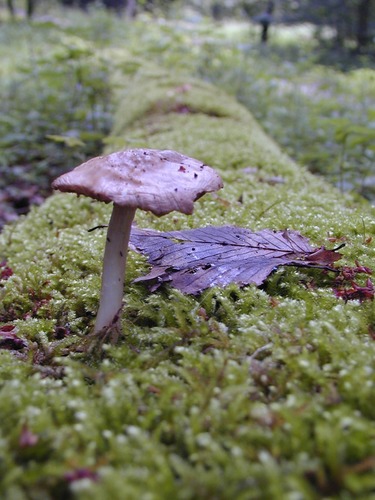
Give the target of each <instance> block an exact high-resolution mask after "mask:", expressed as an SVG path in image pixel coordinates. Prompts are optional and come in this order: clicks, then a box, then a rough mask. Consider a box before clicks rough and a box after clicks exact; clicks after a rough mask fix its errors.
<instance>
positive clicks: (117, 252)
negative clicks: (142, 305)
mask: <svg viewBox="0 0 375 500" xmlns="http://www.w3.org/2000/svg"><path fill="white" fill-rule="evenodd" d="M135 210H136V209H135V208H129V207H122V206H120V205H117V204H116V203H114V204H113V212H112V215H111V219H110V221H109V226H108V232H107V240H106V245H105V251H104V262H103V273H102V287H101V291H100V304H99V311H98V314H97V317H96V322H95V327H94V333H99V332H104V331H105V330H108V329H110V330H116V331H117V332H120V331H121V309H122V300H123V294H124V280H125V268H126V257H127V253H128V244H129V238H130V231H131V226H132V222H133V219H134V214H135Z"/></svg>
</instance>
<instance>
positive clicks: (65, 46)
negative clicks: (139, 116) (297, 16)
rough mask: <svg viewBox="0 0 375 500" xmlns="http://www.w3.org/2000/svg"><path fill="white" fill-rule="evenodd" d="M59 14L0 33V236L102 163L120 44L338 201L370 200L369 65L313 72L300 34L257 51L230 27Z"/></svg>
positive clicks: (308, 44)
mask: <svg viewBox="0 0 375 500" xmlns="http://www.w3.org/2000/svg"><path fill="white" fill-rule="evenodd" d="M64 15H65V17H64V20H63V19H62V17H59V16H61V12H58V11H53V12H52V14H51V15H50V16H49V17H43V18H40V19H38V18H37V19H35V21H33V23H31V24H25V23H24V22H22V21H20V22H14V23H6V24H3V26H2V30H1V33H0V38H1V39H2V42H4V43H2V47H3V49H0V51H1V56H2V60H3V66H2V69H1V70H0V74H1V84H0V97H1V99H0V147H1V149H2V158H1V162H0V174H1V180H0V188H1V195H0V227H1V226H2V225H3V224H4V223H6V222H10V221H12V220H14V219H15V218H17V217H18V215H20V214H23V213H27V211H28V210H29V207H30V206H31V205H33V204H39V203H41V202H42V200H43V199H44V198H45V197H46V196H48V195H49V193H50V182H51V180H52V179H53V178H54V177H56V176H57V175H59V174H60V173H61V172H63V171H65V170H66V169H69V168H71V167H72V166H74V165H76V164H78V163H80V162H82V161H84V160H85V159H86V158H89V157H92V156H95V155H97V154H100V153H101V151H102V149H103V139H104V138H105V137H106V136H107V135H108V133H109V131H110V129H111V124H112V113H113V102H112V95H111V90H110V83H109V82H110V79H111V76H112V74H113V72H114V71H115V69H116V65H118V64H121V62H119V61H117V60H116V54H115V52H114V49H115V48H116V47H118V48H120V47H122V48H123V47H124V46H125V47H126V49H127V51H128V53H129V55H131V56H133V57H134V58H142V59H145V60H150V61H152V62H153V63H157V64H162V65H163V66H164V67H166V68H169V70H170V71H171V72H172V73H173V72H176V71H183V72H186V74H187V75H193V76H198V77H200V78H203V79H205V80H207V81H209V82H211V83H213V84H215V85H217V86H219V87H221V88H222V89H224V90H225V91H226V92H228V93H230V94H232V95H234V96H235V97H236V98H237V99H238V100H239V101H240V102H241V103H242V104H244V105H245V106H246V107H248V108H249V109H250V111H251V112H252V113H253V115H254V116H255V117H256V118H257V119H258V120H259V122H260V123H261V124H262V126H263V128H264V129H265V130H266V132H267V133H268V134H269V135H271V136H272V137H273V138H274V139H275V140H276V141H277V142H278V143H279V144H280V145H281V146H282V147H283V148H284V150H285V152H287V153H288V154H289V155H290V156H291V157H292V158H294V159H296V160H297V161H298V162H299V163H301V164H303V165H306V166H307V167H308V168H309V170H311V171H312V172H314V173H316V174H318V175H322V176H324V177H325V178H327V179H328V180H329V182H331V183H333V184H335V185H337V186H339V187H340V189H341V190H342V191H343V192H344V191H354V192H356V193H359V194H360V195H362V196H365V197H367V198H368V199H370V200H373V199H374V196H375V194H374V183H375V169H374V155H375V151H374V139H375V125H374V123H375V114H374V111H373V110H374V102H375V90H374V89H375V84H374V83H375V72H374V70H373V69H371V68H370V62H369V60H368V59H366V58H362V59H361V58H357V59H353V58H350V57H346V59H344V60H343V59H342V58H337V60H336V67H333V66H332V65H331V66H328V65H324V64H321V63H320V61H321V60H323V59H324V57H326V53H325V52H324V50H323V49H322V48H321V47H319V46H317V43H316V42H315V41H314V37H313V34H312V32H311V30H310V29H309V27H308V26H305V27H303V26H302V27H298V28H295V29H294V30H293V29H291V28H288V27H275V28H274V29H273V32H272V36H271V39H270V42H269V43H268V45H262V44H260V43H259V41H258V32H257V27H254V26H251V25H249V24H247V23H244V22H238V21H237V22H234V21H226V22H221V23H213V22H211V21H207V20H202V19H201V20H200V21H199V22H197V21H195V22H191V21H190V22H187V21H181V20H180V21H178V22H176V21H175V20H174V21H173V22H172V21H167V20H165V19H153V20H152V23H150V22H149V19H147V18H140V19H139V20H137V21H134V22H131V23H130V22H127V21H125V20H124V19H118V18H116V17H114V16H110V15H108V14H107V13H105V12H102V11H98V12H94V13H92V14H91V15H89V16H87V15H86V16H85V15H84V14H82V13H78V14H77V13H75V12H74V14H70V15H68V16H66V14H65V12H64ZM124 26H125V29H124ZM145 26H147V29H145ZM5 42H6V43H5ZM353 68H354V69H353Z"/></svg>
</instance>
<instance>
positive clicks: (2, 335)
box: [0, 325, 27, 351]
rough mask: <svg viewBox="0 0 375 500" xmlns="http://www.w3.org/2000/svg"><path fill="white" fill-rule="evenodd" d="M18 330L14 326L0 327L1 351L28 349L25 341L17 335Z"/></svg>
mask: <svg viewBox="0 0 375 500" xmlns="http://www.w3.org/2000/svg"><path fill="white" fill-rule="evenodd" d="M16 332H17V328H16V327H15V326H14V325H3V326H0V349H7V350H9V351H19V350H20V349H23V348H24V347H27V343H26V341H25V340H23V339H21V338H20V337H18V336H17V335H16Z"/></svg>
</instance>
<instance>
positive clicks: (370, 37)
mask: <svg viewBox="0 0 375 500" xmlns="http://www.w3.org/2000/svg"><path fill="white" fill-rule="evenodd" d="M54 1H55V2H56V3H60V4H62V5H65V6H67V7H79V8H81V9H83V10H87V9H88V8H89V7H92V8H94V7H95V5H100V4H102V5H104V6H105V7H106V8H108V9H109V10H112V11H113V12H116V13H118V14H120V13H123V12H125V13H126V14H127V16H128V17H135V15H136V14H137V13H139V12H142V11H147V12H154V11H156V12H158V13H160V12H161V13H168V10H169V9H170V7H171V6H172V5H177V4H179V6H180V7H181V9H183V8H184V7H190V8H192V9H195V10H196V11H197V12H200V13H202V14H204V15H211V16H212V17H213V18H214V19H216V20H222V19H224V18H228V17H232V16H241V17H244V16H245V17H247V18H249V19H252V20H253V21H254V22H256V23H259V24H261V26H262V35H261V40H262V42H266V41H267V38H268V28H269V26H270V23H271V22H275V23H276V22H278V23H290V24H295V23H305V22H308V23H311V24H313V25H315V26H316V35H317V38H318V39H319V41H321V42H326V41H327V39H326V37H325V34H326V30H325V29H324V28H327V27H328V28H331V30H332V31H333V34H334V36H333V38H331V40H333V41H334V46H335V47H336V48H339V49H341V48H346V47H349V48H352V49H353V48H354V49H356V50H357V52H364V51H366V50H367V49H368V48H369V47H370V46H371V45H373V43H374V36H375V35H374V34H375V6H374V0H271V1H270V0H202V1H198V0H188V1H186V2H182V1H178V0H54ZM37 4H41V7H42V6H43V5H47V3H45V2H44V0H23V1H21V0H6V5H7V8H8V10H9V12H10V14H11V15H12V16H14V14H15V11H16V7H17V6H19V5H22V6H23V8H24V9H25V11H26V15H27V17H28V18H31V17H32V15H33V14H34V12H35V10H36V7H37Z"/></svg>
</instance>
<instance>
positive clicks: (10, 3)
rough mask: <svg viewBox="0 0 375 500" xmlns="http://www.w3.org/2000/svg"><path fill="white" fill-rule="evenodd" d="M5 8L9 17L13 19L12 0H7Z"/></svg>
mask: <svg viewBox="0 0 375 500" xmlns="http://www.w3.org/2000/svg"><path fill="white" fill-rule="evenodd" d="M7 7H8V10H9V12H10V15H11V16H12V17H13V16H14V5H13V0H7Z"/></svg>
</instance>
